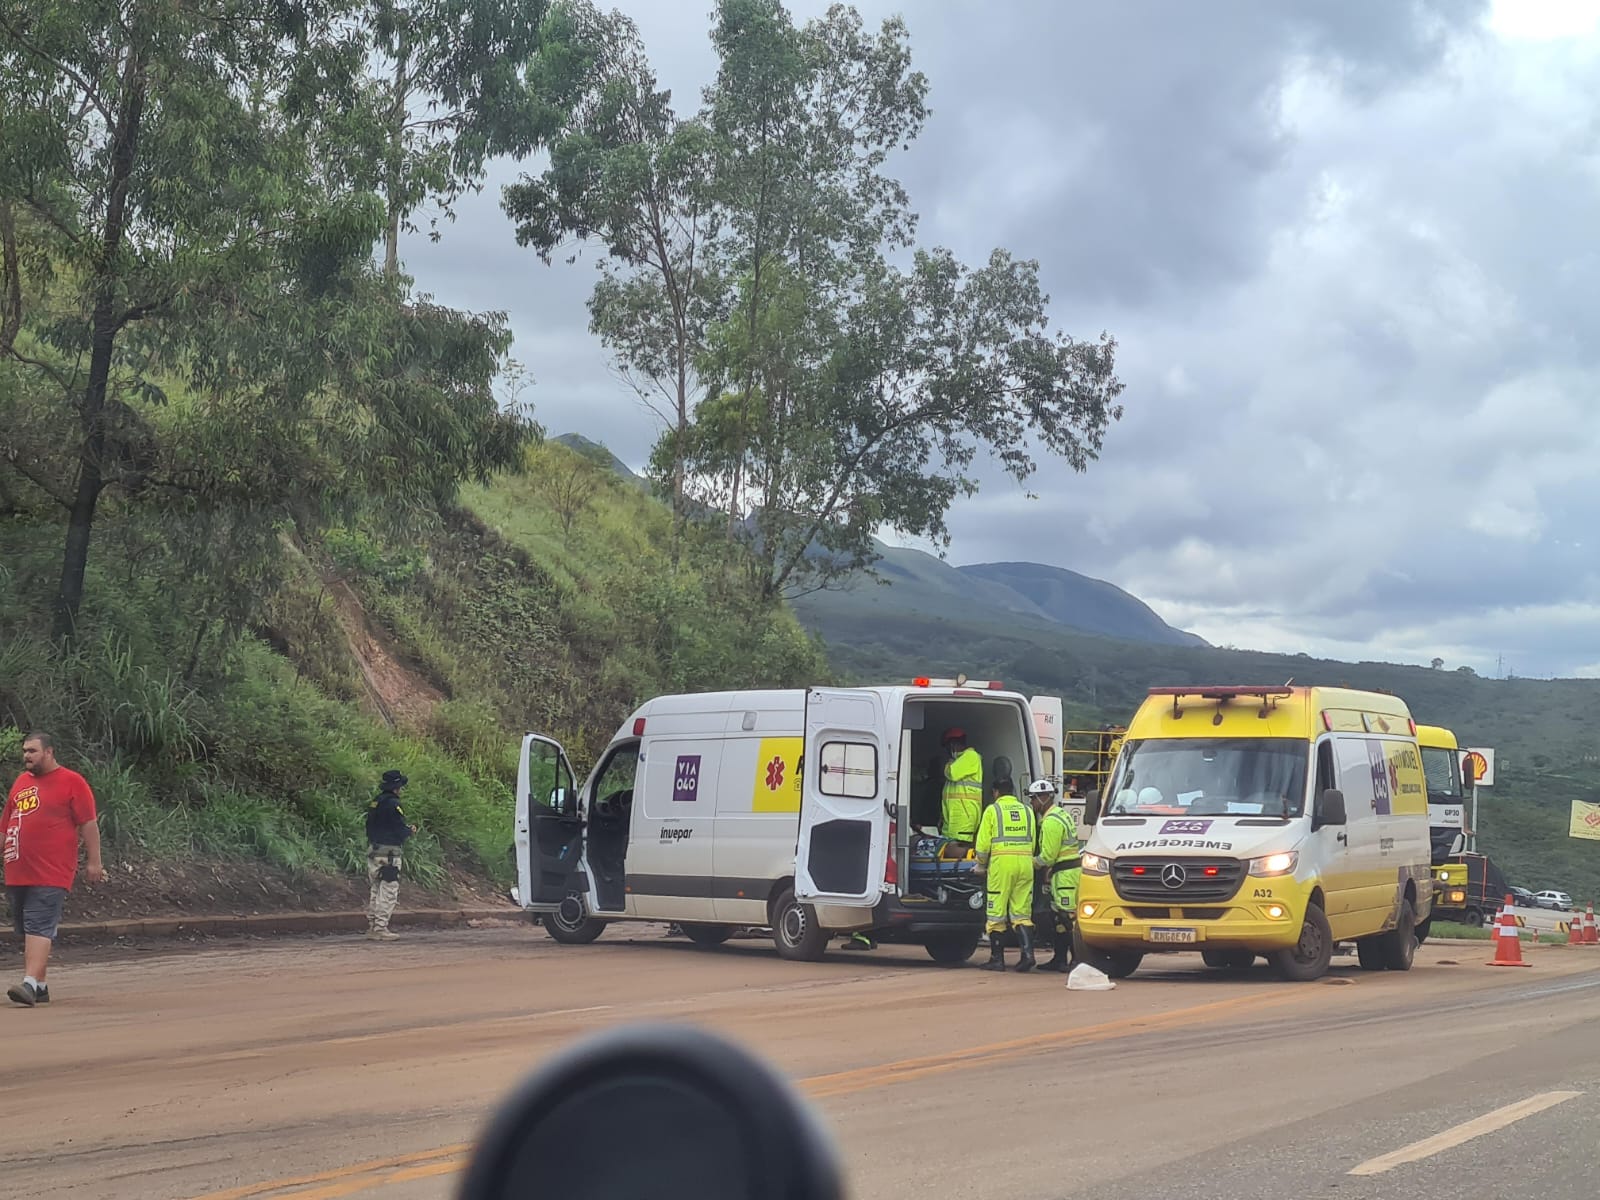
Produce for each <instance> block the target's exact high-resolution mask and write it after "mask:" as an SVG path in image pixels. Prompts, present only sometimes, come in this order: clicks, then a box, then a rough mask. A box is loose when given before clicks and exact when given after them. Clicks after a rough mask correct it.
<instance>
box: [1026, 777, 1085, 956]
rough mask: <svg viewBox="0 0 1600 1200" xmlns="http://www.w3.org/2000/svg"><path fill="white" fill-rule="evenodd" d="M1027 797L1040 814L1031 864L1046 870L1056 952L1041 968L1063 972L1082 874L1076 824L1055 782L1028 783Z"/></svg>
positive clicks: (1047, 892)
mask: <svg viewBox="0 0 1600 1200" xmlns="http://www.w3.org/2000/svg"><path fill="white" fill-rule="evenodd" d="M1028 799H1029V800H1031V801H1033V806H1034V810H1035V811H1036V812H1038V813H1039V852H1038V854H1036V855H1035V856H1034V859H1033V865H1034V866H1035V867H1037V868H1038V869H1039V870H1041V871H1043V872H1045V878H1044V890H1045V894H1046V896H1047V898H1048V900H1049V903H1050V916H1051V922H1050V927H1051V928H1050V933H1051V939H1050V940H1051V942H1052V944H1053V945H1054V946H1055V951H1056V952H1055V955H1054V956H1053V957H1052V958H1051V959H1050V961H1049V962H1047V963H1045V964H1044V965H1043V966H1042V967H1040V970H1043V971H1065V970H1066V969H1067V959H1068V958H1069V957H1071V954H1072V922H1073V919H1074V916H1075V915H1076V913H1077V911H1078V880H1079V878H1080V877H1081V876H1082V874H1083V872H1082V869H1081V867H1082V858H1081V855H1082V851H1083V847H1082V846H1081V845H1079V843H1078V823H1077V822H1076V821H1074V820H1073V819H1072V814H1071V813H1070V812H1069V811H1067V804H1066V798H1065V797H1062V798H1061V799H1059V800H1058V799H1056V788H1055V784H1053V783H1051V782H1050V781H1049V780H1048V779H1036V780H1034V781H1033V782H1032V783H1030V784H1029V785H1028Z"/></svg>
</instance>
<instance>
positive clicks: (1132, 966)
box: [1072, 924, 1144, 979]
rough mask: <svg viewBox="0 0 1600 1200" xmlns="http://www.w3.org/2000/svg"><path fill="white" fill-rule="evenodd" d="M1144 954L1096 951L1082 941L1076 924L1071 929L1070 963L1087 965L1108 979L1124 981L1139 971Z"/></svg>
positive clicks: (1135, 951) (1121, 951)
mask: <svg viewBox="0 0 1600 1200" xmlns="http://www.w3.org/2000/svg"><path fill="white" fill-rule="evenodd" d="M1143 961H1144V953H1143V952H1142V951H1139V950H1096V949H1095V948H1094V947H1093V946H1091V945H1089V944H1088V943H1087V942H1085V941H1084V940H1083V935H1082V934H1081V933H1079V932H1078V927H1077V925H1076V924H1074V925H1073V927H1072V963H1073V965H1074V966H1076V965H1077V964H1078V963H1088V964H1089V965H1090V966H1091V967H1093V968H1094V969H1095V970H1097V971H1103V972H1105V974H1106V976H1107V978H1110V979H1126V978H1127V977H1128V976H1129V975H1132V974H1133V973H1134V972H1135V971H1137V970H1138V969H1139V964H1140V963H1142V962H1143Z"/></svg>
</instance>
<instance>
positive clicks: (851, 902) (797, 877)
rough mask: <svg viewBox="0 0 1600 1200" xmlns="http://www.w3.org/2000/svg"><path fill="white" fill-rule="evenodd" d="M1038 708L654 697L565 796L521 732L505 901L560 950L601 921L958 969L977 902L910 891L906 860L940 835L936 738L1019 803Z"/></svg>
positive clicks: (941, 687) (927, 685)
mask: <svg viewBox="0 0 1600 1200" xmlns="http://www.w3.org/2000/svg"><path fill="white" fill-rule="evenodd" d="M1051 705H1055V706H1056V707H1055V708H1054V709H1053V710H1052V711H1057V712H1058V711H1059V701H1055V700H1054V698H1052V697H1040V698H1037V699H1035V700H1033V701H1030V700H1029V699H1028V698H1027V697H1025V696H1023V695H1020V694H1019V693H1017V692H1011V691H1006V690H1004V687H1003V685H1002V684H1000V683H999V682H997V681H991V682H987V683H983V682H977V683H969V682H968V681H967V680H966V678H965V677H964V676H963V677H960V678H957V679H928V678H923V679H917V680H915V681H913V683H912V684H911V685H910V686H896V687H852V688H820V687H819V688H807V689H790V690H783V691H748V692H711V693H702V694H695V695H678V696H661V697H657V698H656V699H653V700H650V701H648V702H646V703H645V704H644V705H643V706H642V707H640V708H639V709H638V710H636V711H635V712H634V713H633V715H632V716H630V717H629V718H628V719H627V720H626V721H625V722H624V723H623V725H622V727H621V728H620V729H619V730H618V731H617V733H616V736H615V737H613V738H612V740H611V744H610V745H609V746H607V747H606V749H605V751H604V752H603V753H602V754H601V756H600V759H599V762H598V763H597V764H596V765H595V768H594V770H593V771H592V772H590V774H589V776H588V778H587V779H586V780H585V781H584V782H583V784H582V786H581V787H580V786H578V784H577V782H576V776H575V774H574V773H573V770H572V766H571V764H570V762H569V760H568V758H567V755H566V752H565V751H564V750H563V749H562V747H561V746H560V744H559V743H557V742H555V741H554V740H552V739H550V738H547V737H543V736H541V735H539V734H536V733H530V734H527V735H526V736H525V737H524V738H523V739H522V754H521V761H520V764H519V766H518V770H517V816H516V855H517V875H518V886H517V891H516V896H517V899H518V902H519V903H520V904H521V905H522V907H524V908H526V909H528V910H530V911H532V912H535V913H540V914H543V916H542V922H543V924H544V926H545V928H546V929H547V930H548V931H549V933H550V935H551V936H552V937H554V938H555V939H556V940H557V941H559V942H564V943H569V944H581V943H586V942H592V941H593V940H594V939H595V938H597V937H598V936H599V935H600V933H601V931H602V930H603V929H604V928H605V927H606V925H607V924H609V923H611V922H612V921H621V920H640V921H657V922H663V921H664V922H672V923H675V924H677V925H679V926H680V927H681V928H682V929H683V930H684V932H685V934H686V935H687V936H688V937H689V938H690V939H691V940H693V941H695V942H696V943H699V944H701V945H708V946H711V945H717V944H720V943H721V942H723V941H726V940H727V938H728V937H729V936H730V935H731V934H732V933H733V932H734V931H735V930H736V929H739V928H745V927H751V926H758V927H763V928H770V929H771V930H772V936H773V941H774V942H775V943H776V944H777V948H778V952H779V953H780V954H781V955H783V956H784V957H785V958H794V959H811V960H815V959H817V958H820V957H821V956H822V954H823V952H824V950H825V949H826V948H827V944H828V941H829V939H830V937H833V936H835V935H838V934H841V933H845V932H851V931H863V932H870V933H871V934H872V936H873V937H874V938H875V939H877V940H879V941H885V942H903V943H905V942H909V943H916V944H920V945H923V946H925V947H926V948H927V951H928V954H929V955H930V956H931V957H932V958H933V959H934V960H935V961H937V962H941V963H952V964H954V963H961V962H965V961H966V960H967V959H968V958H969V957H970V956H971V954H972V952H973V950H974V949H975V948H976V947H977V944H978V941H979V939H980V938H981V936H982V932H983V896H982V890H981V888H980V889H979V891H978V893H977V894H976V895H973V894H972V893H971V891H970V889H968V890H966V891H962V890H960V889H956V888H951V889H945V888H942V887H940V886H938V885H937V882H936V881H935V882H934V883H931V884H930V883H929V882H928V881H927V880H926V879H923V880H922V881H921V882H917V881H914V880H913V874H914V872H913V861H914V859H915V858H916V855H915V854H914V848H919V849H920V848H925V847H926V846H927V845H929V839H928V835H929V834H932V833H936V831H937V827H938V823H939V800H938V797H939V793H940V791H941V790H942V786H943V779H942V772H941V774H940V775H939V776H937V777H935V776H934V768H935V766H936V765H938V764H939V763H940V762H941V761H942V760H941V757H940V751H941V745H942V741H943V737H944V734H945V733H946V731H948V730H950V729H952V728H959V729H961V730H962V731H963V732H964V733H965V735H966V739H967V742H968V744H969V745H971V746H972V747H973V748H974V749H976V750H977V751H978V752H979V754H980V755H981V756H982V758H983V763H984V775H985V788H986V789H987V788H988V786H989V784H991V783H992V782H994V780H995V779H996V778H997V775H996V772H997V771H1004V770H1007V769H1009V771H1010V774H1011V776H1012V778H1013V779H1014V781H1015V783H1016V785H1017V788H1018V789H1019V792H1020V791H1021V790H1022V789H1025V788H1026V787H1027V786H1028V784H1029V783H1030V782H1032V781H1033V780H1035V779H1039V778H1043V777H1044V776H1045V774H1046V770H1045V764H1044V762H1043V758H1042V755H1041V752H1040V745H1039V738H1038V735H1037V733H1036V732H1035V716H1034V710H1035V707H1038V706H1043V707H1044V708H1046V709H1047V710H1050V708H1051ZM999 760H1004V761H1003V762H1002V761H999ZM986 799H987V795H986ZM959 857H962V858H964V857H965V854H964V852H963V853H962V854H961V855H959ZM925 865H927V864H925ZM937 865H938V866H939V867H945V866H951V865H952V864H950V863H943V862H941V863H939V864H937ZM953 865H954V866H956V867H959V866H960V864H959V863H956V864H953Z"/></svg>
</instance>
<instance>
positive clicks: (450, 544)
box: [0, 446, 826, 919]
mask: <svg viewBox="0 0 1600 1200" xmlns="http://www.w3.org/2000/svg"><path fill="white" fill-rule="evenodd" d="M574 462H577V463H578V464H579V468H580V470H585V469H587V468H585V467H584V466H583V464H582V461H581V460H579V459H578V456H576V455H573V454H572V452H570V451H567V450H565V449H564V448H562V447H558V446H547V447H544V448H542V449H540V450H538V451H536V452H535V454H534V459H533V462H532V463H531V466H532V468H533V470H532V472H531V473H530V474H529V475H526V476H522V477H516V478H510V479H502V480H499V481H497V482H496V483H494V484H493V485H492V486H490V487H487V488H474V489H471V490H470V492H469V493H468V494H466V495H464V496H463V501H464V505H463V506H462V507H460V508H458V509H455V510H452V511H450V512H448V513H445V514H442V515H441V519H440V521H439V524H438V527H437V528H436V529H434V530H433V531H432V532H431V533H428V534H427V535H425V536H422V537H420V538H404V539H400V538H393V539H389V538H385V537H384V536H382V535H381V534H379V533H378V532H377V531H376V527H373V528H367V529H356V530H343V531H338V532H336V533H335V534H333V535H332V536H329V537H328V538H326V539H324V540H323V541H322V542H320V543H318V544H312V545H298V544H289V543H287V542H286V545H285V548H284V553H283V556H282V559H281V561H280V562H279V564H278V570H279V579H278V581H277V582H276V583H275V584H274V585H273V586H272V588H271V589H270V592H269V594H268V596H267V602H266V605H265V612H264V614H263V616H262V619H261V621H260V622H259V624H258V626H257V627H256V628H255V630H254V631H253V634H254V636H249V635H247V636H246V637H245V638H243V639H242V640H241V641H239V642H238V643H236V644H234V645H233V646H232V647H231V648H229V649H228V650H227V651H226V652H225V653H219V654H215V655H213V654H210V653H207V654H202V655H201V656H200V658H199V661H198V664H197V669H196V670H195V671H193V672H190V671H189V670H188V663H187V659H188V658H189V654H188V651H189V648H190V646H191V644H192V642H193V637H192V636H191V634H190V630H191V628H192V621H191V619H190V618H189V617H188V616H187V615H186V614H185V612H184V611H183V604H182V600H183V598H184V595H185V592H184V589H185V587H186V581H185V580H184V579H183V578H182V577H180V576H176V575H173V574H172V573H171V572H170V571H168V572H167V573H166V574H162V572H161V570H160V569H157V568H154V567H151V565H150V564H151V563H152V562H155V561H158V560H157V559H155V558H152V556H150V555H148V554H146V555H145V556H144V558H142V559H138V560H137V561H136V560H135V558H134V557H133V556H131V555H129V554H127V553H126V552H125V546H127V545H130V544H133V543H134V542H135V541H136V539H133V538H132V537H130V536H129V530H128V529H124V528H122V527H121V526H120V524H119V517H118V515H117V514H116V513H115V511H114V510H108V512H107V514H106V517H105V519H104V520H103V522H102V524H101V526H100V528H99V530H98V536H97V541H96V545H95V551H94V558H93V569H92V574H91V578H90V587H89V602H88V604H87V606H86V608H85V611H84V614H83V629H84V633H83V637H82V639H81V643H80V646H81V648H80V650H79V652H78V653H77V654H76V655H75V656H74V657H73V658H71V659H70V660H67V661H61V660H59V659H56V658H54V657H53V656H52V655H51V654H50V653H49V651H48V649H47V645H46V643H45V641H44V637H43V635H44V632H45V631H46V630H47V629H48V602H49V596H50V594H51V585H52V584H53V583H54V577H55V571H56V569H57V562H58V560H57V558H56V554H57V550H56V547H57V546H58V545H59V532H58V529H57V528H56V527H54V526H53V525H51V524H49V523H46V522H45V521H43V520H41V521H39V522H38V523H30V522H28V521H24V520H12V521H8V522H6V523H5V524H4V525H0V563H4V564H5V566H4V568H3V569H0V761H10V762H15V761H16V758H17V749H18V745H19V742H20V737H21V733H20V731H21V729H22V728H41V727H42V728H48V729H50V730H52V731H53V732H55V733H56V734H57V736H58V737H59V738H60V739H61V741H62V742H63V757H64V758H65V759H66V760H67V761H69V762H70V763H72V764H74V765H77V766H80V767H81V769H83V770H84V772H85V774H87V775H88V776H89V778H90V780H91V782H92V783H93V785H94V787H95V789H96V792H97V795H98V796H99V798H100V801H101V807H102V813H103V824H104V827H105V831H106V836H107V841H108V845H109V847H110V850H109V853H110V856H111V857H112V858H113V860H114V861H117V862H119V863H128V864H133V868H134V874H133V875H131V876H130V878H136V879H137V880H138V881H139V883H140V884H141V885H142V886H136V887H125V888H121V889H119V892H118V893H112V892H111V890H110V889H106V890H105V891H106V896H103V897H91V896H88V895H85V896H81V897H80V898H79V900H78V901H77V903H76V905H75V913H76V914H77V916H78V917H79V918H80V919H81V918H82V917H84V916H86V915H88V914H90V913H92V912H103V913H104V914H105V915H113V914H119V913H129V914H131V913H135V912H152V911H174V910H175V911H198V910H202V909H207V908H222V909H224V910H237V909H239V908H240V907H241V905H242V906H244V907H245V908H246V909H247V910H248V909H249V908H250V907H251V906H254V907H256V908H259V909H267V908H272V907H278V906H280V905H282V904H288V903H295V902H309V900H307V899H305V898H312V899H318V900H319V902H323V903H348V902H349V901H350V900H351V898H352V897H354V896H356V895H358V894H359V893H360V892H362V891H364V881H360V880H359V878H358V870H359V868H360V867H361V866H362V862H361V847H362V846H363V844H364V843H363V840H362V824H361V821H362V818H361V812H362V808H363V806H364V804H365V802H366V800H367V799H368V798H369V797H370V796H371V795H372V793H373V791H374V784H375V781H376V779H377V777H378V775H379V773H380V772H381V771H382V770H383V769H384V768H387V767H390V766H398V767H400V768H401V769H402V770H404V771H405V772H406V773H407V775H409V776H410V779H411V786H410V789H409V791H408V793H407V797H406V807H407V813H408V816H411V817H413V818H414V819H417V820H418V821H419V823H420V824H421V826H422V833H421V834H420V835H419V837H418V838H417V839H415V840H414V842H413V846H412V849H413V853H412V854H411V856H410V858H409V860H408V867H409V874H410V876H411V878H412V879H413V881H415V882H416V883H420V884H422V885H424V886H425V887H429V888H433V889H435V890H436V892H439V893H444V892H448V891H449V890H450V889H451V886H452V885H456V887H457V888H458V890H459V888H460V887H463V886H467V887H481V888H484V889H488V890H491V891H492V889H493V888H494V886H495V885H497V884H499V883H503V882H505V881H507V880H508V879H509V878H510V870H511V858H510V848H511V808H512V794H511V788H512V782H513V779H514V770H515V746H516V734H517V733H518V732H520V731H521V730H523V729H528V728H539V729H543V730H545V731H547V732H550V733H552V734H554V735H556V736H558V737H561V738H562V739H564V740H565V741H567V743H568V744H569V747H570V748H571V749H572V750H573V751H574V754H575V756H576V757H577V758H578V759H579V765H580V769H581V767H582V765H583V759H584V758H585V757H586V755H587V754H588V753H592V752H593V751H594V750H595V749H597V748H598V747H599V746H600V745H602V744H604V742H605V741H606V740H607V739H608V738H609V737H610V735H611V733H612V732H613V731H614V729H615V728H616V726H617V725H618V724H619V723H620V722H621V720H622V719H623V717H624V716H625V715H626V713H627V711H628V709H629V708H630V707H632V706H633V705H634V704H635V703H636V702H637V699H638V698H639V697H640V696H645V695H649V694H652V693H655V692H661V691H667V690H673V689H677V688H685V689H687V688H708V687H715V686H724V685H732V686H742V685H750V684H761V683H772V684H789V683H799V682H804V681H810V680H812V679H815V678H818V677H821V676H823V675H825V673H826V665H825V663H824V662H823V660H822V657H821V653H820V650H819V649H818V647H817V646H816V645H815V644H814V643H813V642H812V641H811V640H809V639H808V638H807V636H806V635H805V634H804V632H803V631H802V630H801V629H800V627H799V625H798V624H797V623H796V622H795V621H794V620H793V618H792V617H790V616H789V615H788V614H787V613H783V612H778V613H767V612H760V611H756V610H753V609H751V608H750V607H749V606H748V605H745V604H743V603H741V601H740V599H739V596H738V593H737V589H735V588H734V587H733V586H732V577H731V575H730V573H729V568H728V567H727V565H726V563H725V562H724V561H723V557H722V548H721V547H720V545H717V544H712V545H710V546H708V547H699V548H691V550H690V552H689V553H688V554H686V556H685V557H684V560H683V561H682V563H680V565H679V566H677V567H676V568H675V567H674V566H673V564H672V562H671V561H670V557H669V554H668V550H667V547H668V545H669V542H670V538H669V536H668V535H669V533H670V525H669V521H668V517H667V514H666V513H665V511H664V510H663V509H662V508H661V506H660V505H659V504H656V503H655V502H653V501H651V500H649V499H648V498H647V497H645V496H643V495H641V494H639V492H638V491H637V489H634V488H629V487H627V486H626V485H624V484H620V483H614V482H611V481H610V480H609V476H607V477H606V478H600V476H599V473H598V472H597V473H596V479H595V486H594V488H593V489H592V491H591V492H590V493H589V494H588V496H587V499H586V501H585V503H584V504H583V505H582V506H581V511H579V512H577V513H576V514H575V517H574V522H573V526H572V530H571V534H570V537H569V536H567V535H565V534H564V533H563V532H562V531H561V529H560V527H559V526H560V522H559V520H558V519H557V517H556V516H555V513H554V511H553V510H552V508H551V506H550V503H549V502H548V499H547V496H546V494H545V492H544V490H543V489H542V487H541V484H540V480H541V479H543V478H545V476H546V474H547V473H548V472H550V471H551V470H554V469H555V468H558V467H563V466H570V465H572V464H573V463H574ZM497 530H499V531H502V532H497ZM342 595H343V596H346V597H348V600H347V602H346V604H345V605H344V607H343V608H341V602H340V597H341V596H342ZM351 606H354V617H353V619H355V620H357V621H360V622H362V623H363V625H365V624H370V626H371V628H372V630H373V631H374V634H373V637H374V639H375V640H376V641H378V642H380V643H381V644H382V647H383V649H384V652H385V656H386V658H392V660H393V663H394V664H395V665H396V669H397V670H398V671H399V672H400V675H399V676H398V678H399V680H400V682H401V684H402V685H403V683H404V681H405V680H406V679H410V680H412V681H414V683H415V689H414V690H415V691H416V692H417V693H418V695H419V696H420V697H421V699H420V700H419V702H418V703H417V704H416V705H413V706H394V705H391V708H401V707H405V708H406V710H407V711H410V712H412V713H413V714H414V715H415V720H414V722H413V723H411V724H410V725H407V724H406V723H405V722H402V723H401V727H400V728H390V727H389V726H388V724H386V723H385V722H384V721H383V720H382V719H380V718H379V715H378V712H377V710H376V708H375V707H374V704H373V703H372V702H371V700H370V698H369V695H368V692H367V690H366V687H365V685H364V683H363V679H362V675H361V673H360V672H359V671H358V669H357V666H356V663H355V660H354V659H353V657H352V638H351V635H350V628H349V625H348V624H342V622H348V621H349V620H351V619H352V613H351V611H350V608H351ZM388 682H389V686H390V687H391V688H393V687H394V686H395V685H396V678H395V677H391V678H390V679H389V681H388ZM438 697H443V699H442V700H438V699H437V698H438ZM389 698H390V699H391V700H393V699H394V698H395V697H394V696H393V695H392V693H391V695H390V697H389ZM402 699H403V697H402ZM182 864H189V866H183V865H182ZM230 864H231V865H230ZM157 865H159V867H160V869H157ZM269 867H270V868H271V869H270V870H265V869H266V868H269ZM263 870H265V873H264V874H263V873H262V872H263ZM247 876H248V879H246V877H247ZM326 880H332V881H335V882H338V881H341V880H342V881H343V884H342V886H336V887H331V888H330V887H329V886H324V885H322V884H321V883H319V882H318V881H326ZM246 884H248V886H246ZM102 901H103V903H102Z"/></svg>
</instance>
